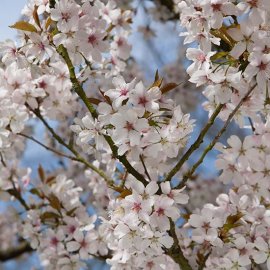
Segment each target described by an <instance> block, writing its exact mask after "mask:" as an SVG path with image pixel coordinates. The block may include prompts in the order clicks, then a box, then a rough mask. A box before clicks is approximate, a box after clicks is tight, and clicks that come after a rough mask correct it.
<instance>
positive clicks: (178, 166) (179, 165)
mask: <svg viewBox="0 0 270 270" xmlns="http://www.w3.org/2000/svg"><path fill="white" fill-rule="evenodd" d="M223 106H224V105H223V104H220V105H218V106H217V108H216V109H215V111H214V112H213V113H212V115H211V117H210V118H209V120H208V122H207V124H206V125H205V126H204V128H203V129H202V131H201V132H200V134H199V136H198V137H197V139H196V141H195V142H194V143H193V144H192V145H191V146H190V147H189V149H188V150H187V151H186V153H185V154H184V155H183V157H182V158H181V159H180V160H179V161H178V162H177V164H176V165H175V166H174V168H173V169H172V170H171V171H170V172H169V173H168V175H167V176H166V178H165V181H170V180H171V179H172V177H173V176H174V175H175V174H176V173H177V172H178V171H179V170H180V169H181V168H182V166H183V164H184V163H185V162H186V161H187V160H188V159H189V157H190V156H191V154H192V153H193V152H194V151H195V150H196V149H198V148H199V147H200V145H201V144H202V143H203V139H204V136H205V135H206V133H207V132H208V130H209V129H210V128H211V126H212V125H213V124H214V122H215V119H216V117H217V116H218V114H219V113H220V111H221V110H222V108H223Z"/></svg>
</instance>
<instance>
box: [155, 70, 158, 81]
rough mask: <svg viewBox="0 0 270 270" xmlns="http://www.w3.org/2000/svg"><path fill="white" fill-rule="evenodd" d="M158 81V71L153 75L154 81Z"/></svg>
mask: <svg viewBox="0 0 270 270" xmlns="http://www.w3.org/2000/svg"><path fill="white" fill-rule="evenodd" d="M157 80H159V74H158V69H157V70H156V73H155V81H157Z"/></svg>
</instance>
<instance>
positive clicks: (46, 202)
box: [23, 175, 108, 269]
mask: <svg viewBox="0 0 270 270" xmlns="http://www.w3.org/2000/svg"><path fill="white" fill-rule="evenodd" d="M44 180H45V182H44V183H42V185H41V187H36V188H33V189H31V193H32V194H33V195H34V196H37V197H38V200H35V203H34V204H33V205H31V209H29V211H27V219H26V220H25V224H23V236H24V237H25V238H26V239H28V240H29V241H30V243H31V247H32V248H34V249H37V250H38V252H39V254H40V258H41V261H42V264H43V265H44V266H45V267H46V268H47V269H56V268H59V269H66V268H67V267H71V266H72V267H73V269H79V268H80V267H82V266H84V264H83V263H82V262H80V260H87V259H89V258H91V257H92V256H98V255H100V256H105V255H106V254H107V253H108V249H107V247H106V245H104V243H103V242H102V241H101V240H100V239H98V238H99V233H98V232H97V231H96V230H95V221H96V216H95V215H93V216H89V214H88V213H87V209H86V208H85V207H84V206H83V205H82V203H81V202H80V199H79V195H80V193H81V191H82V190H81V188H80V187H76V186H75V183H74V181H73V180H71V179H67V178H66V177H65V176H64V175H58V176H57V177H48V178H46V179H44Z"/></svg>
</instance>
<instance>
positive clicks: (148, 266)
mask: <svg viewBox="0 0 270 270" xmlns="http://www.w3.org/2000/svg"><path fill="white" fill-rule="evenodd" d="M154 265H155V264H154V262H153V261H150V262H148V263H147V264H146V267H147V268H149V269H152V268H153V267H154Z"/></svg>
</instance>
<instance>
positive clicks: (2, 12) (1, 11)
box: [0, 0, 26, 41]
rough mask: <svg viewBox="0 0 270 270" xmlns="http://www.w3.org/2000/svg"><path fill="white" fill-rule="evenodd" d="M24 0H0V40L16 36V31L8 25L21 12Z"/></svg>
mask: <svg viewBox="0 0 270 270" xmlns="http://www.w3.org/2000/svg"><path fill="white" fill-rule="evenodd" d="M25 3H26V0H1V2H0V40H1V41H3V40H5V39H7V38H10V39H13V38H15V36H16V31H15V30H14V29H11V28H9V27H8V26H9V25H12V24H14V22H16V21H17V20H18V19H19V18H20V14H21V10H22V8H23V7H24V5H25Z"/></svg>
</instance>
